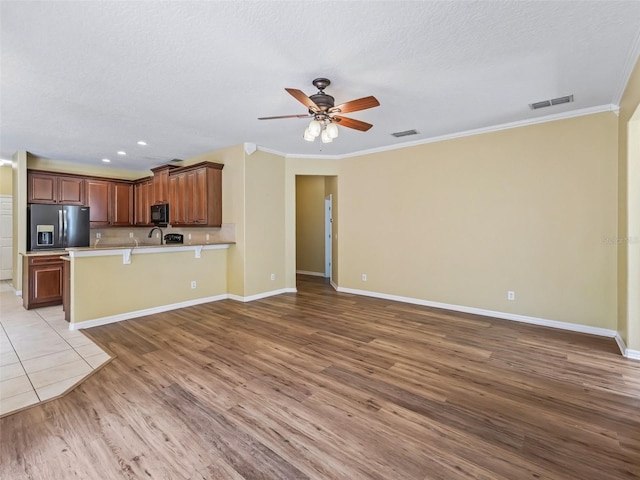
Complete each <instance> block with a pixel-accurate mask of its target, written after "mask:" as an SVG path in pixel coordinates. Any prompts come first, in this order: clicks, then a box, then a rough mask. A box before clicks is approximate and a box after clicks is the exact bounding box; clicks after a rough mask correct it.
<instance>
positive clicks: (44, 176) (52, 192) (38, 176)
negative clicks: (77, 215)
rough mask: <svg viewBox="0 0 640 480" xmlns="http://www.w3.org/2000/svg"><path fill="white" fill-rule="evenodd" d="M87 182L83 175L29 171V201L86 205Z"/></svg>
mask: <svg viewBox="0 0 640 480" xmlns="http://www.w3.org/2000/svg"><path fill="white" fill-rule="evenodd" d="M85 201H86V197H85V182H84V179H83V178H81V177H75V176H71V175H59V174H52V173H48V172H38V171H29V172H28V173H27V203H46V204H63V205H85Z"/></svg>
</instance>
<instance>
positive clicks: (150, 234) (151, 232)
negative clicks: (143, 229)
mask: <svg viewBox="0 0 640 480" xmlns="http://www.w3.org/2000/svg"><path fill="white" fill-rule="evenodd" d="M154 230H160V245H162V244H163V243H164V237H163V234H162V229H161V228H160V227H153V228H152V229H151V231H150V232H149V235H147V237H149V238H151V236H152V235H153V231H154Z"/></svg>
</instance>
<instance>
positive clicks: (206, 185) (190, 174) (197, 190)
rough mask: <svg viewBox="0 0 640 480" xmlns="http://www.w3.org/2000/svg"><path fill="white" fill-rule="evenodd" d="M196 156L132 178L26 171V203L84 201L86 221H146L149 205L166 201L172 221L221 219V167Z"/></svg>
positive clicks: (215, 222)
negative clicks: (190, 162)
mask: <svg viewBox="0 0 640 480" xmlns="http://www.w3.org/2000/svg"><path fill="white" fill-rule="evenodd" d="M223 167H224V165H222V164H219V163H212V162H202V163H198V164H196V165H192V166H189V167H178V166H176V165H163V166H161V167H157V168H153V169H151V170H152V172H153V177H147V178H144V179H141V180H138V181H136V182H132V181H127V180H118V179H109V178H93V177H83V176H80V175H72V174H57V173H51V172H41V171H38V170H29V171H28V188H27V199H28V203H48V204H56V203H58V204H65V205H85V206H87V207H89V209H90V211H89V217H90V227H91V228H99V227H125V226H126V227H129V226H132V225H140V226H148V225H151V212H150V207H151V205H157V204H161V203H168V204H169V217H170V223H171V224H172V225H175V226H203V227H219V226H221V225H222V168H223Z"/></svg>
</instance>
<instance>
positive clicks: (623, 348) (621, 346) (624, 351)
mask: <svg viewBox="0 0 640 480" xmlns="http://www.w3.org/2000/svg"><path fill="white" fill-rule="evenodd" d="M614 338H615V340H616V343H617V344H618V348H619V349H620V353H621V354H622V356H623V357H626V356H627V346H626V345H625V343H624V340H623V339H622V337H621V336H620V334H619V333H618V332H616V336H615V337H614Z"/></svg>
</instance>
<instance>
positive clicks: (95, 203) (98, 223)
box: [86, 179, 111, 228]
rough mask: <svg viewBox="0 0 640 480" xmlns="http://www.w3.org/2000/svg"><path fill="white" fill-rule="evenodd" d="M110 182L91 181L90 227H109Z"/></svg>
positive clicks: (89, 194) (89, 186) (88, 198)
mask: <svg viewBox="0 0 640 480" xmlns="http://www.w3.org/2000/svg"><path fill="white" fill-rule="evenodd" d="M110 185H111V182H109V181H108V180H89V179H87V181H86V186H87V205H88V206H89V225H90V226H91V227H92V228H94V227H108V226H109V187H110Z"/></svg>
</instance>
